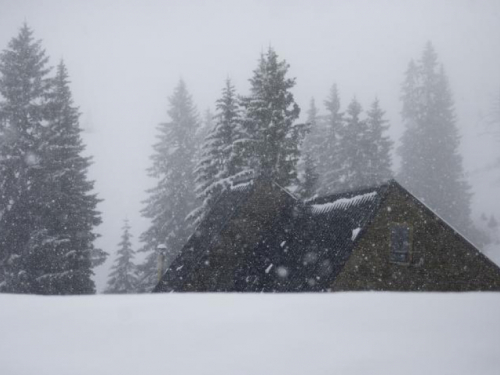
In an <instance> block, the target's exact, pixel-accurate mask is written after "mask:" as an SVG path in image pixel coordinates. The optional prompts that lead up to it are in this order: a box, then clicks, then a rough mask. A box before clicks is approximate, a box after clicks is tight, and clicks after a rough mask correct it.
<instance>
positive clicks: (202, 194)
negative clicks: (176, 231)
mask: <svg viewBox="0 0 500 375" xmlns="http://www.w3.org/2000/svg"><path fill="white" fill-rule="evenodd" d="M216 111H217V112H216V115H215V118H214V119H215V126H214V127H213V129H212V130H211V131H210V132H209V134H208V135H207V137H206V138H205V142H204V144H203V147H202V156H201V158H200V160H199V162H198V165H197V168H196V184H197V186H196V193H197V197H198V200H199V201H200V202H201V204H200V206H199V207H197V208H196V209H195V210H194V211H193V212H192V213H191V215H190V217H191V218H192V219H193V220H195V223H199V222H200V221H201V220H202V219H203V217H204V216H205V214H206V213H207V212H208V210H209V209H210V208H211V206H212V204H213V202H214V200H215V199H216V198H217V196H219V194H220V193H221V192H222V191H223V190H224V189H225V188H227V187H228V186H230V185H231V183H232V181H233V179H234V178H235V177H236V175H237V173H238V172H240V171H241V170H242V166H241V164H242V163H241V160H240V159H239V158H238V155H237V154H236V152H235V150H234V144H235V142H236V141H237V140H239V139H240V138H241V134H240V133H241V132H240V130H239V125H240V108H239V103H238V99H237V97H236V92H235V88H234V86H233V85H232V84H231V81H230V80H229V79H228V80H227V81H226V85H225V87H224V89H223V90H222V97H221V98H220V99H219V100H217V104H216Z"/></svg>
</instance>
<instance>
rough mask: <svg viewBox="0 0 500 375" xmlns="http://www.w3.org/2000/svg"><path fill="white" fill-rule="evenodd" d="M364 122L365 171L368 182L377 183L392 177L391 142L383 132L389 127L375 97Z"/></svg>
mask: <svg viewBox="0 0 500 375" xmlns="http://www.w3.org/2000/svg"><path fill="white" fill-rule="evenodd" d="M367 115H368V116H367V119H366V124H367V126H368V129H367V138H368V142H367V143H368V145H367V147H368V149H367V150H366V153H367V163H368V164H367V173H368V176H369V181H368V182H369V184H379V183H382V182H384V181H387V180H389V179H390V178H392V169H391V166H392V160H391V150H392V147H393V142H392V140H391V139H390V138H389V136H387V135H385V134H384V133H385V132H386V131H387V130H388V129H389V125H388V124H387V120H385V118H384V115H385V112H384V111H383V110H382V109H381V108H380V104H379V101H378V99H375V101H374V102H373V104H372V106H371V108H370V110H369V111H368V113H367Z"/></svg>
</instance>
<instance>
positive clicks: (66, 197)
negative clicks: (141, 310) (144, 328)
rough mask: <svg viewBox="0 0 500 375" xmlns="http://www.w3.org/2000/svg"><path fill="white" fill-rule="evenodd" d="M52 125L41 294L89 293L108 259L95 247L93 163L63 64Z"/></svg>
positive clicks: (45, 164)
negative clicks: (98, 267)
mask: <svg viewBox="0 0 500 375" xmlns="http://www.w3.org/2000/svg"><path fill="white" fill-rule="evenodd" d="M47 98H48V100H47V125H46V126H45V128H44V132H43V140H44V142H43V144H42V147H41V153H40V155H41V161H40V167H41V170H42V171H43V176H44V178H43V181H44V184H43V186H42V188H41V189H40V191H39V196H40V197H41V198H40V199H43V200H44V201H45V202H46V203H45V204H44V208H45V209H44V210H43V212H41V222H40V227H43V228H44V231H45V233H46V235H47V236H50V238H51V239H52V240H51V241H49V240H48V239H47V238H45V239H44V238H43V237H42V238H41V239H42V241H41V242H40V243H39V244H37V246H38V250H37V252H38V257H42V259H43V261H41V262H40V263H39V265H38V266H39V268H40V269H39V273H41V274H42V275H43V277H40V278H39V285H38V288H39V290H38V291H37V292H39V293H44V294H88V293H94V292H95V286H94V282H93V280H92V278H91V277H92V275H93V271H92V267H93V266H95V265H96V264H100V263H102V262H104V260H105V259H106V256H107V254H106V253H104V252H103V251H102V250H100V249H97V248H95V247H94V245H93V243H94V240H95V239H96V238H97V235H96V234H95V233H94V232H93V229H94V227H95V226H97V225H99V224H100V223H101V217H100V213H99V212H98V211H97V204H98V202H99V201H100V200H99V199H98V198H97V197H96V195H95V194H93V193H92V191H93V188H94V183H93V181H89V180H88V178H87V172H88V168H89V166H90V164H91V159H90V158H89V157H84V156H82V153H83V151H84V150H85V146H84V145H83V143H82V138H81V133H82V130H81V128H80V126H79V116H80V114H79V113H78V108H77V107H75V106H74V105H73V99H72V95H71V91H70V88H69V78H68V73H67V70H66V67H65V65H64V63H63V62H61V63H60V64H59V65H58V67H57V72H56V76H55V78H54V79H53V80H52V81H51V90H50V92H49V93H48V95H47Z"/></svg>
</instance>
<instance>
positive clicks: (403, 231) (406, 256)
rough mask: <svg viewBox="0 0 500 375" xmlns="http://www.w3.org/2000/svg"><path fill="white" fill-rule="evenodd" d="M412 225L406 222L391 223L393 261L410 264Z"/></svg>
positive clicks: (391, 259)
mask: <svg viewBox="0 0 500 375" xmlns="http://www.w3.org/2000/svg"><path fill="white" fill-rule="evenodd" d="M410 260H411V242H410V227H409V226H408V225H405V224H393V225H391V258H390V261H391V263H397V264H410Z"/></svg>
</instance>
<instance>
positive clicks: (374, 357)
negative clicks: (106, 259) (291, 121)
mask: <svg viewBox="0 0 500 375" xmlns="http://www.w3.org/2000/svg"><path fill="white" fill-rule="evenodd" d="M0 373H1V374H2V375H25V374H26V375H28V374H30V375H31V374H37V375H49V374H50V375H59V374H65V375H66V374H71V375H79V374H88V375H91V374H92V375H98V374H103V375H113V374H119V375H128V374H134V375H135V374H148V375H153V374H169V375H178V374H193V375H201V374H203V375H205V374H217V375H225V374H228V375H244V374H249V375H250V374H251V375H255V374H272V375H278V374H286V375H294V374H297V375H299V374H300V375H305V374H311V375H320V374H325V375H326V374H339V375H349V374H383V375H392V374H394V375H396V374H397V375H401V374H405V375H412V374H415V375H416V374H418V375H422V374H425V375H432V374H436V375H438V374H439V375H446V374H453V375H459V374H467V375H469V374H474V375H481V374H491V375H498V374H500V293H463V294H451V293H449V294H441V293H435V294H428V293H408V294H398V293H345V294H340V293H339V294H337V293H336V294H307V295H306V294H302V295H275V294H274V295H272V294H267V295H263V294H254V295H248V294H247V295H235V294H218V295H215V294H198V295H193V294H188V295H185V294H184V295H178V294H177V295H174V294H164V295H137V296H108V295H98V296H89V297H35V296H19V295H0Z"/></svg>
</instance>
